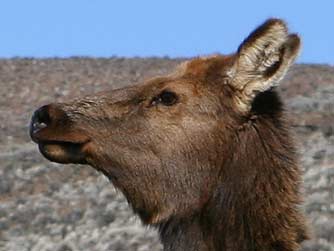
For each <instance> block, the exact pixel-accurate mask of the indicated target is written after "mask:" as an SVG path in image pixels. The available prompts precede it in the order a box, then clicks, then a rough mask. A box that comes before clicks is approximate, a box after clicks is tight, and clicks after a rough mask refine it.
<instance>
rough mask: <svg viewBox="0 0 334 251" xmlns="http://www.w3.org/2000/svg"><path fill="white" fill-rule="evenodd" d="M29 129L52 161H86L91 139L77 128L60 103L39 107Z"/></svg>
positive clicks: (45, 154)
mask: <svg viewBox="0 0 334 251" xmlns="http://www.w3.org/2000/svg"><path fill="white" fill-rule="evenodd" d="M29 131H30V137H31V139H32V140H33V141H34V142H35V143H37V144H38V146H39V150H40V152H41V153H42V154H43V156H44V157H46V158H47V159H49V160H50V161H54V162H58V163H81V164H84V163H86V154H85V152H86V151H85V150H86V148H87V145H88V143H89V142H90V139H89V137H87V136H86V135H85V134H84V132H83V131H80V130H79V129H75V126H73V124H72V122H71V120H70V119H69V117H68V116H67V114H66V112H65V111H64V110H63V109H61V106H60V105H57V104H50V105H46V106H42V107H40V108H39V109H37V110H36V111H35V112H34V114H33V116H32V119H31V123H30V130H29Z"/></svg>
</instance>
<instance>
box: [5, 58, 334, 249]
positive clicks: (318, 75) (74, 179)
mask: <svg viewBox="0 0 334 251" xmlns="http://www.w3.org/2000/svg"><path fill="white" fill-rule="evenodd" d="M178 62H180V60H171V59H167V58H165V59H159V58H149V59H140V58H135V59H123V58H111V59H93V58H70V59H43V60H35V59H12V60H0V128H1V133H0V143H1V144H0V250H1V251H2V250H6V251H28V250H31V251H77V250H78V251H79V250H91V251H95V250H96V251H107V250H114V251H122V250H124V251H125V250H127V251H134V250H138V251H139V250H141V251H158V250H161V246H160V244H159V242H158V239H157V235H156V233H155V232H154V231H153V230H150V229H148V228H145V227H143V226H142V225H141V224H140V222H139V220H138V219H137V218H136V217H134V216H133V214H132V212H131V210H130V209H129V207H128V205H127V204H126V202H125V199H124V197H123V196H122V195H121V194H120V193H117V192H116V191H115V189H114V188H113V186H112V185H111V184H110V183H109V182H108V180H107V179H106V178H105V177H103V176H102V175H101V174H98V173H97V172H95V171H94V170H93V169H92V168H89V167H86V166H74V165H66V166H64V165H59V164H55V163H50V162H48V161H46V160H44V159H43V157H42V156H41V155H40V154H39V152H38V150H37V147H36V145H34V144H33V143H31V142H30V139H29V137H28V134H27V132H28V124H29V120H30V117H31V115H32V112H33V111H34V109H36V108H37V107H39V106H40V105H42V104H46V103H49V102H54V101H65V100H70V99H71V98H73V97H76V96H82V95H84V94H89V93H94V92H98V91H102V90H107V89H111V88H118V87H122V86H125V85H128V84H133V83H136V82H138V81H140V80H142V79H145V78H148V77H151V76H154V75H157V74H164V73H167V72H169V71H170V70H171V69H173V68H174V67H175V65H176V64H177V63H178ZM279 90H280V92H281V94H282V96H283V97H284V100H285V102H286V104H287V109H288V111H289V112H290V114H291V118H292V120H293V130H294V132H295V135H296V141H297V142H298V145H299V150H300V158H301V165H302V167H303V171H304V184H305V185H304V186H305V188H304V191H303V192H304V194H305V203H304V205H303V209H304V210H305V212H306V214H307V216H308V218H309V221H310V225H311V227H312V230H313V235H314V236H313V239H312V240H311V241H309V242H307V243H305V244H304V248H303V250H305V251H306V250H309V251H311V250H318V251H334V67H330V66H325V65H296V66H294V67H293V69H292V70H291V71H290V72H289V74H288V76H287V77H286V78H285V80H284V81H283V83H282V85H281V87H280V88H279Z"/></svg>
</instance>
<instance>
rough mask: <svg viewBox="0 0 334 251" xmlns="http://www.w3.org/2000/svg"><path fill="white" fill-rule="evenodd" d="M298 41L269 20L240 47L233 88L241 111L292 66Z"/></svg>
mask: <svg viewBox="0 0 334 251" xmlns="http://www.w3.org/2000/svg"><path fill="white" fill-rule="evenodd" d="M299 48H300V39H299V37H298V36H297V35H296V34H289V33H288V29H287V27H286V24H285V23H284V22H283V21H282V20H279V19H269V20H267V21H266V22H265V23H264V24H262V25H261V26H260V27H258V28H257V29H256V30H255V31H253V32H252V33H251V34H250V35H249V36H248V38H246V39H245V41H244V42H243V43H242V44H241V45H240V46H239V49H238V52H237V54H236V61H235V65H234V67H233V71H232V82H231V84H232V86H233V87H234V88H235V89H236V90H237V95H236V96H237V97H236V101H237V105H238V107H239V108H240V110H241V111H243V112H247V111H249V110H250V107H251V103H252V101H253V99H254V98H255V96H256V94H257V93H259V92H263V91H266V90H268V89H270V88H272V87H273V86H275V85H277V84H278V83H279V81H280V80H281V79H282V78H283V77H284V75H285V73H286V72H287V70H288V69H289V67H290V66H291V64H292V63H293V62H294V60H295V58H296V56H297V55H298V52H299Z"/></svg>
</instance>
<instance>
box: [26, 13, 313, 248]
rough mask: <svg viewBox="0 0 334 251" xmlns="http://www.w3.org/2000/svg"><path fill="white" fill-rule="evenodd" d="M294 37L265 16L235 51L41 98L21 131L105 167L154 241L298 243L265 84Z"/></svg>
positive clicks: (287, 150)
mask: <svg viewBox="0 0 334 251" xmlns="http://www.w3.org/2000/svg"><path fill="white" fill-rule="evenodd" d="M299 47H300V40H299V38H298V36H297V35H295V34H289V33H288V30H287V28H286V25H285V24H284V23H283V22H282V21H281V20H277V19H271V20H268V21H267V22H265V23H264V24H263V25H262V26H260V27H259V28H258V29H257V30H255V31H254V32H253V33H252V34H251V35H250V36H249V37H248V38H247V39H246V40H245V41H244V42H243V43H242V44H241V45H240V47H239V49H238V51H237V53H235V54H232V55H229V56H221V55H217V56H212V57H207V58H196V59H193V60H190V61H188V62H185V63H184V64H182V65H181V66H180V67H179V68H178V69H177V71H176V72H175V73H174V74H172V75H169V76H165V77H159V78H154V79H151V80H148V81H146V82H144V83H142V84H139V85H136V86H133V87H128V88H124V89H119V90H114V91H110V92H103V93H99V94H96V95H94V96H87V97H84V98H82V99H77V100H74V101H72V102H69V103H61V104H60V103H57V104H50V105H48V106H44V107H42V108H40V109H39V110H37V111H36V113H35V115H34V117H33V119H32V126H31V137H32V139H33V140H34V141H35V142H36V143H38V144H39V148H40V150H41V152H42V154H43V155H44V156H45V157H46V158H48V159H49V160H51V161H56V162H60V163H86V164H89V165H91V166H93V167H94V168H96V169H97V170H100V171H101V172H103V173H104V174H105V175H106V176H107V177H109V178H110V180H111V181H112V183H113V184H114V185H115V186H116V187H117V188H118V189H120V190H121V191H122V192H123V193H124V195H125V196H126V198H127V200H128V201H129V203H130V205H131V206H132V207H133V209H134V211H135V213H137V214H138V215H139V216H140V218H141V219H142V221H143V222H144V223H145V224H150V225H152V226H156V227H158V228H159V230H160V235H161V239H162V242H163V244H164V247H165V250H173V251H176V250H201V251H202V250H231V251H232V250H233V251H236V250H238V251H242V250H245V251H246V250H266V251H269V250H286V251H294V250H298V248H299V246H300V242H301V241H303V240H304V239H306V238H307V233H306V227H305V222H304V217H303V215H302V214H301V213H300V210H299V208H298V207H299V204H300V203H301V198H300V195H299V184H300V177H301V173H300V170H299V167H298V165H297V160H296V156H295V149H294V144H293V142H292V141H291V137H290V134H289V126H288V123H287V121H286V116H285V114H284V109H283V104H282V102H281V100H280V98H279V96H278V94H277V92H276V91H275V86H276V85H277V84H278V83H279V81H280V80H281V79H282V78H283V76H284V74H285V73H286V71H287V70H288V68H289V67H290V65H291V64H292V63H293V61H294V59H295V57H296V56H297V54H298V50H299Z"/></svg>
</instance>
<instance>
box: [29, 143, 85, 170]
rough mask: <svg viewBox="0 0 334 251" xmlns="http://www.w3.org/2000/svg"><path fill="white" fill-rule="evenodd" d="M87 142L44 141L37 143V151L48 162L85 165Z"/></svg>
mask: <svg viewBox="0 0 334 251" xmlns="http://www.w3.org/2000/svg"><path fill="white" fill-rule="evenodd" d="M89 142H90V141H89V140H87V141H84V142H71V141H58V140H50V141H48V140H46V141H37V142H36V143H37V144H38V148H39V151H40V152H41V153H42V155H43V156H44V157H45V158H47V159H48V160H50V161H53V162H57V163H62V164H69V163H74V164H87V161H86V154H85V152H86V148H87V146H88V144H89Z"/></svg>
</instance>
